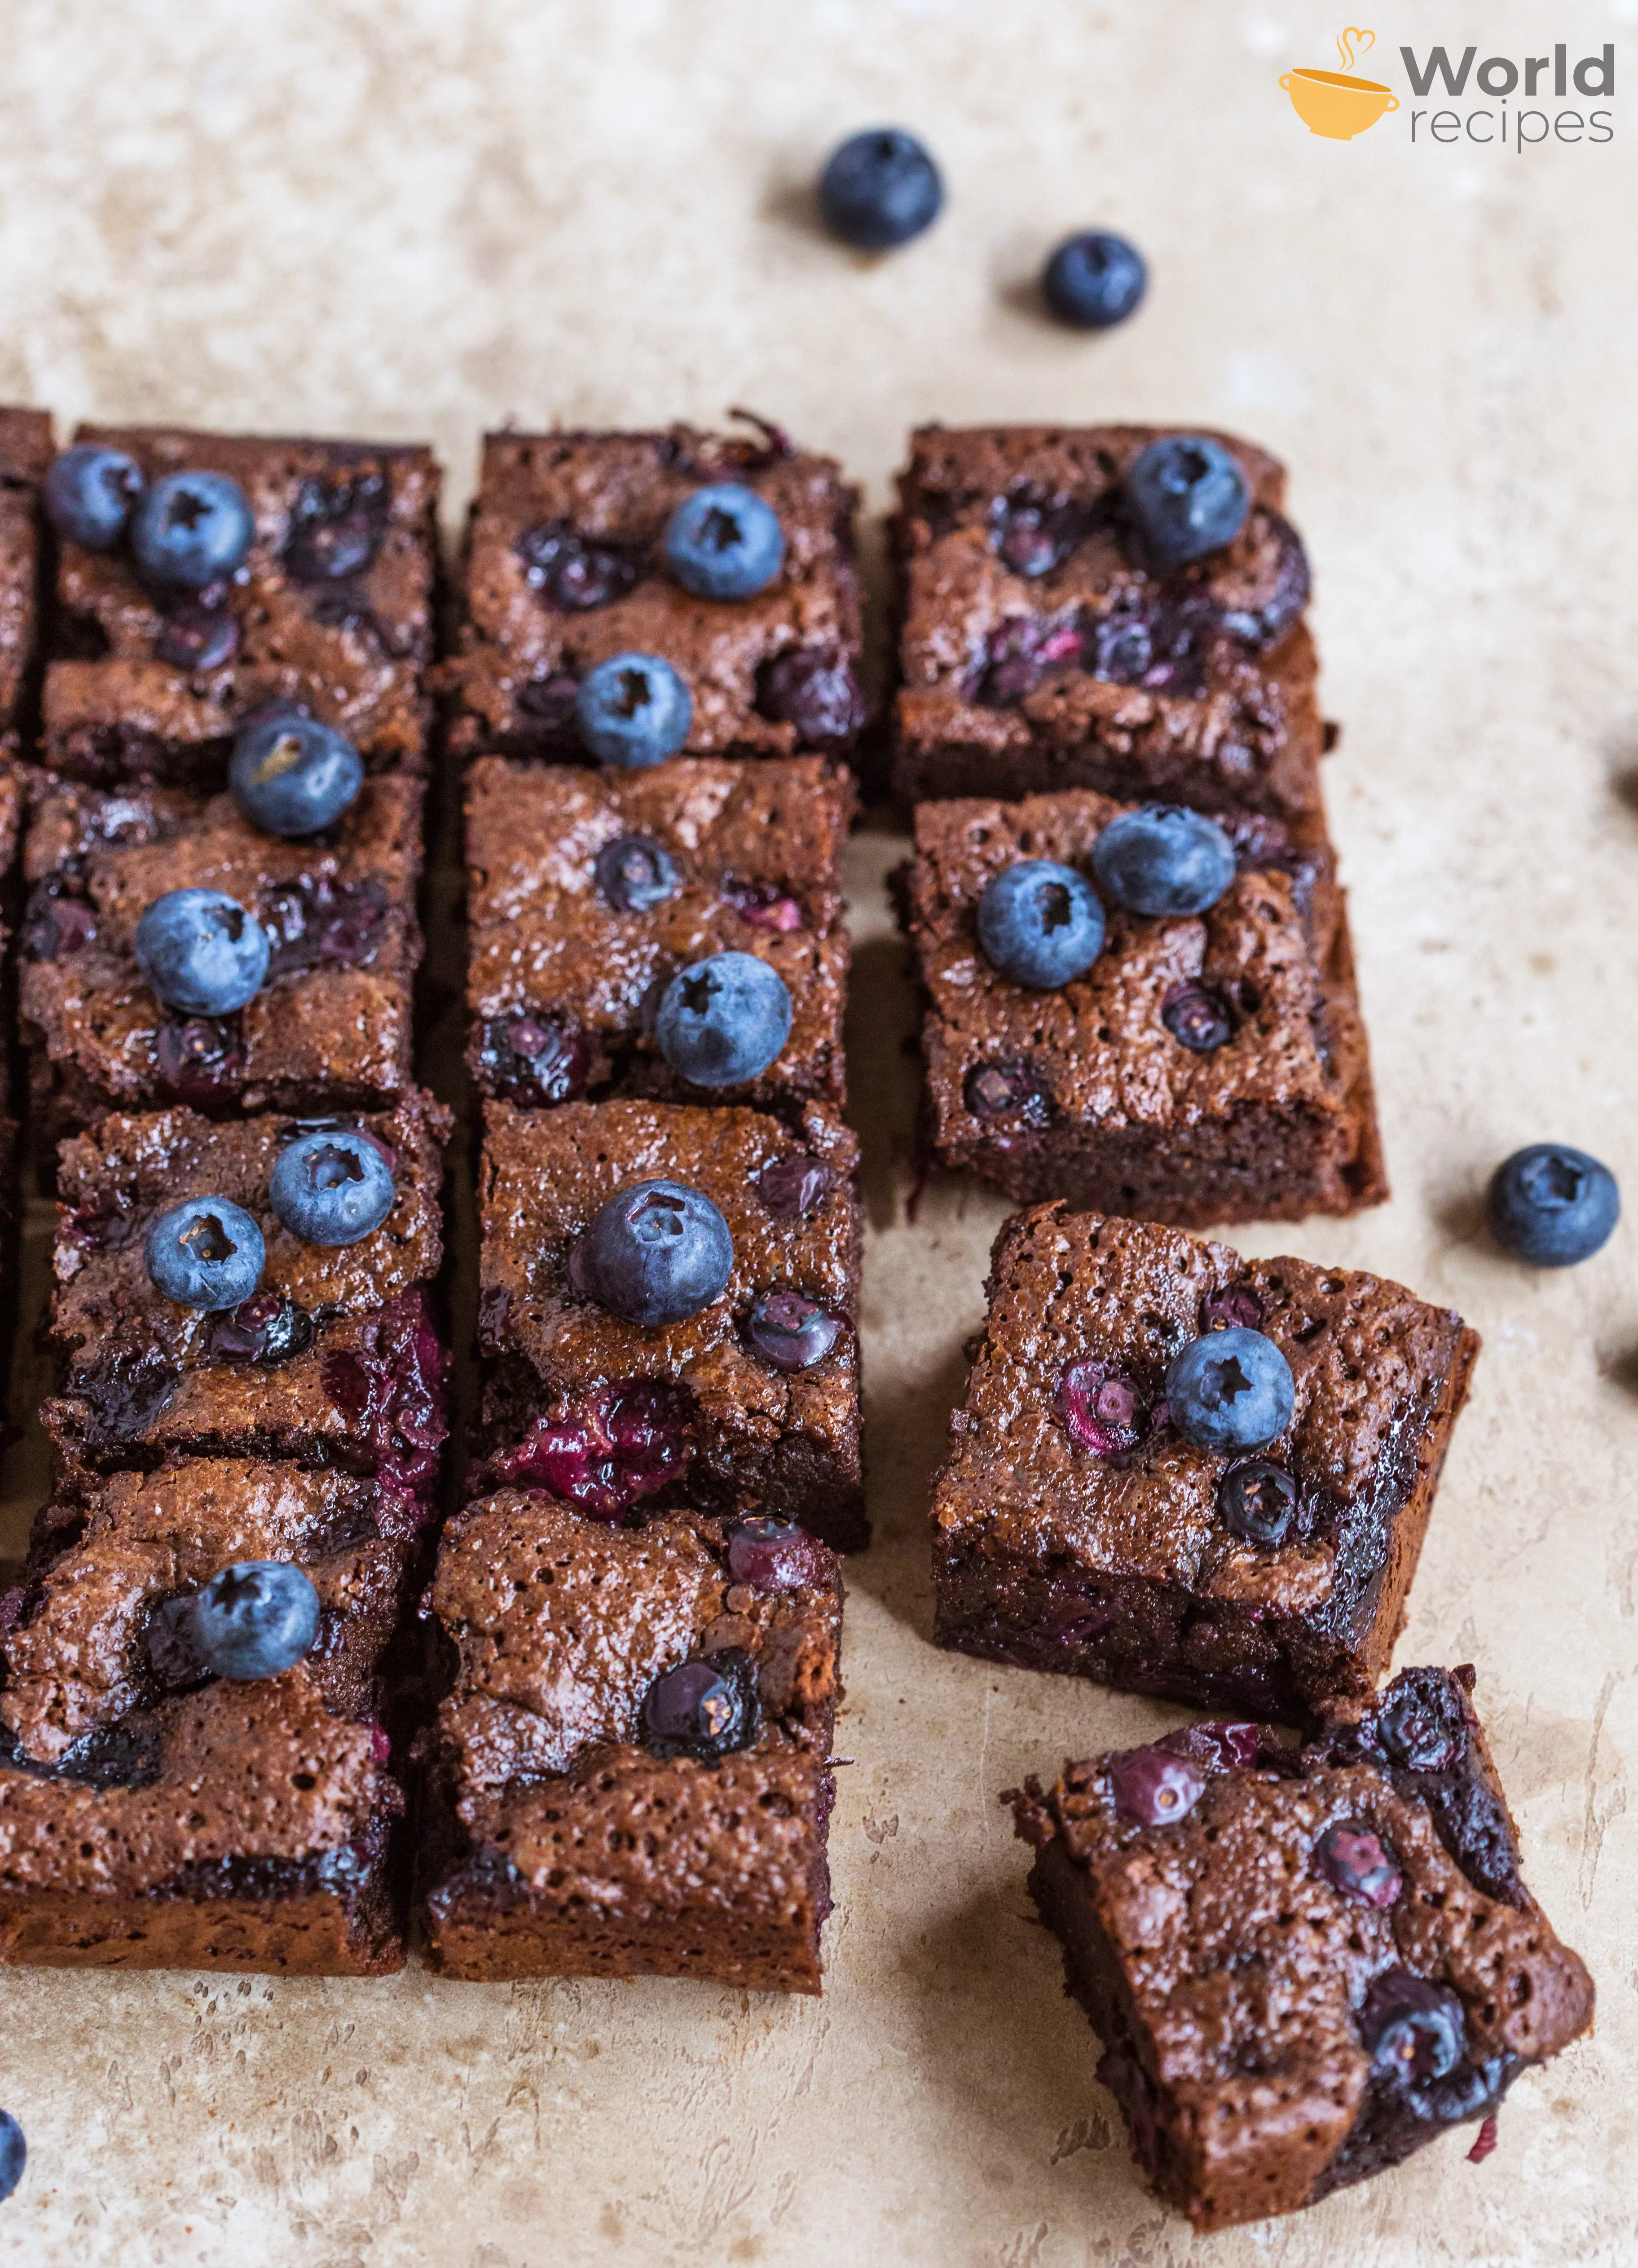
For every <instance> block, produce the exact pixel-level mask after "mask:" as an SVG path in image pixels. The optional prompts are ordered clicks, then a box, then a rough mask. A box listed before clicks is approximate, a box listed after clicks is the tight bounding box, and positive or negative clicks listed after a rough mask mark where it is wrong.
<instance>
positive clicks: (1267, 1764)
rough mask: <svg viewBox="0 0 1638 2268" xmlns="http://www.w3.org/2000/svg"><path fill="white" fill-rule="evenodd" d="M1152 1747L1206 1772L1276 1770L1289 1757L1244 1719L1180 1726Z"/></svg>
mask: <svg viewBox="0 0 1638 2268" xmlns="http://www.w3.org/2000/svg"><path fill="white" fill-rule="evenodd" d="M1155 1746H1156V1747H1157V1748H1162V1749H1169V1750H1170V1751H1171V1753H1172V1754H1173V1755H1174V1756H1187V1757H1188V1759H1189V1761H1190V1762H1191V1763H1192V1764H1199V1765H1200V1766H1201V1768H1202V1769H1203V1770H1204V1771H1208V1772H1229V1771H1257V1769H1258V1767H1259V1766H1262V1767H1263V1768H1265V1769H1277V1768H1278V1766H1279V1764H1280V1761H1281V1759H1282V1758H1283V1757H1285V1756H1287V1754H1288V1751H1287V1750H1286V1749H1283V1748H1282V1747H1281V1745H1280V1742H1279V1741H1278V1740H1277V1739H1276V1738H1275V1736H1274V1734H1273V1733H1271V1732H1270V1731H1269V1729H1268V1727H1267V1726H1266V1725H1253V1724H1250V1723H1248V1722H1247V1721H1245V1720H1244V1719H1239V1718H1233V1717H1210V1718H1206V1719H1203V1720H1202V1721H1201V1722H1200V1723H1199V1724H1196V1725H1180V1726H1179V1727H1178V1728H1177V1731H1176V1732H1175V1733H1164V1734H1162V1736H1161V1738H1160V1739H1159V1741H1157V1742H1156V1743H1155Z"/></svg>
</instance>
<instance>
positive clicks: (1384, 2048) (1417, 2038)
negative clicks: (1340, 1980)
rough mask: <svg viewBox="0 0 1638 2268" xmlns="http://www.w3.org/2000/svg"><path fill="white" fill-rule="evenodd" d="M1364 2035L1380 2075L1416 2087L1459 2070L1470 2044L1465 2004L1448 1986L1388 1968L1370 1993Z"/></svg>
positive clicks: (1375, 1979)
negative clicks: (1467, 2046) (1463, 2006)
mask: <svg viewBox="0 0 1638 2268" xmlns="http://www.w3.org/2000/svg"><path fill="white" fill-rule="evenodd" d="M1360 2037H1361V2039H1362V2040H1363V2042H1364V2043H1365V2052H1366V2054H1367V2055H1369V2058H1370V2059H1371V2065H1372V2067H1373V2069H1374V2070H1375V2071H1376V2073H1377V2075H1378V2076H1379V2077H1381V2078H1383V2079H1386V2080H1391V2082H1392V2083H1393V2084H1394V2085H1395V2086H1397V2087H1416V2086H1420V2085H1422V2084H1424V2083H1425V2082H1426V2081H1427V2080H1430V2079H1444V2078H1446V2077H1447V2076H1448V2075H1449V2074H1450V2073H1451V2072H1453V2071H1454V2070H1455V2069H1456V2066H1457V2064H1458V2063H1460V2061H1461V2060H1462V2054H1463V2051H1464V2049H1465V2046H1466V2044H1467V2021H1466V2019H1465V2016H1464V2015H1463V2013H1462V2004H1461V2002H1460V2001H1459V2000H1458V1999H1457V1997H1456V1995H1455V1993H1454V1992H1448V1991H1447V1990H1446V1989H1445V1987H1444V1986H1443V1985H1431V1984H1429V1983H1428V1979H1427V1978H1426V1977H1415V1976H1413V1975H1412V1973H1411V1971H1410V1970H1408V1969H1387V1970H1383V1973H1382V1975H1381V1976H1380V1977H1373V1978H1372V1979H1371V1983H1370V1987H1369V1991H1368V1992H1366V1995H1365V2004H1364V2006H1363V2007H1361V2010H1360Z"/></svg>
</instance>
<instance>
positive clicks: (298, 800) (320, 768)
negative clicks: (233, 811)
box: [227, 712, 364, 836]
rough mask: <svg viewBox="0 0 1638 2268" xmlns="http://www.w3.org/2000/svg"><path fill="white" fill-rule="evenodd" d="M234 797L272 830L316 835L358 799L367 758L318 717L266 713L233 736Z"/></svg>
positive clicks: (230, 772) (255, 821) (254, 821)
mask: <svg viewBox="0 0 1638 2268" xmlns="http://www.w3.org/2000/svg"><path fill="white" fill-rule="evenodd" d="M227 784H228V785H229V787H230V788H231V789H232V792H233V800H234V802H235V803H236V804H237V805H238V806H239V807H240V810H241V811H242V812H243V813H244V814H245V817H246V818H247V820H248V821H250V823H251V825H252V826H253V827H260V828H262V829H263V830H264V831H265V832H266V833H267V834H269V835H282V836H299V835H316V834H317V833H318V831H319V829H320V828H321V827H333V826H334V825H335V824H336V821H337V820H338V819H339V818H340V817H341V815H342V814H343V812H345V811H350V809H351V807H352V806H353V805H354V804H355V803H356V802H357V801H358V791H359V789H360V788H361V787H362V786H363V785H364V759H363V758H362V757H361V756H360V755H359V754H358V750H357V748H355V747H354V746H353V744H352V742H351V741H350V740H349V739H348V738H347V735H346V734H345V733H338V732H336V729H335V727H334V726H333V725H321V724H320V722H319V721H318V718H316V717H302V716H298V715H296V714H295V713H294V712H287V713H286V714H285V715H284V716H278V717H264V718H262V721H261V723H260V724H255V725H246V726H245V728H244V730H243V731H242V732H241V733H240V734H239V736H238V738H237V739H236V740H234V742H233V754H232V760H231V762H229V764H228V768H227Z"/></svg>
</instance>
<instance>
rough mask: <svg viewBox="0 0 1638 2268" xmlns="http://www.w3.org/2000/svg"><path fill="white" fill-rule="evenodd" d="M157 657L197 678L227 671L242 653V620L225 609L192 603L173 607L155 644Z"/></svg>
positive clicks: (169, 665) (155, 655)
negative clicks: (240, 628)
mask: <svg viewBox="0 0 1638 2268" xmlns="http://www.w3.org/2000/svg"><path fill="white" fill-rule="evenodd" d="M153 651H154V658H155V659H156V660H159V661H162V662H164V663H166V665H167V666H168V667H170V668H172V669H185V670H187V671H188V673H189V674H190V675H197V674H200V673H201V672H203V671H204V670H207V669H224V668H225V667H226V666H227V664H228V663H229V662H230V661H232V659H233V656H234V655H235V654H236V653H237V652H239V617H238V615H230V614H229V613H228V611H227V608H225V607H202V606H198V605H196V604H194V603H192V602H187V603H184V604H182V605H180V606H175V607H173V608H171V609H170V611H169V612H168V613H167V614H166V618H165V627H164V629H163V630H161V631H160V632H159V637H157V638H156V639H155V640H154V642H153Z"/></svg>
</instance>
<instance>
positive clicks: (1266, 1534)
mask: <svg viewBox="0 0 1638 2268" xmlns="http://www.w3.org/2000/svg"><path fill="white" fill-rule="evenodd" d="M1296 1514H1297V1486H1296V1483H1295V1481H1294V1480H1293V1479H1292V1477H1291V1476H1290V1474H1289V1473H1288V1472H1284V1471H1282V1470H1281V1469H1280V1466H1278V1465H1271V1464H1270V1463H1269V1462H1268V1460H1267V1459H1266V1458H1265V1457H1248V1458H1246V1460H1245V1461H1244V1462H1243V1464H1238V1465H1230V1466H1229V1468H1228V1471H1227V1472H1226V1473H1225V1474H1224V1475H1223V1477H1222V1484H1221V1487H1220V1488H1219V1490H1218V1491H1217V1517H1218V1519H1219V1520H1221V1522H1222V1524H1223V1526H1224V1527H1225V1528H1227V1529H1228V1533H1229V1534H1230V1535H1238V1536H1241V1537H1243V1540H1244V1541H1245V1542H1246V1543H1260V1544H1261V1545H1262V1546H1263V1547H1264V1549H1265V1550H1270V1551H1272V1550H1278V1548H1279V1546H1280V1544H1282V1543H1284V1542H1285V1540H1286V1538H1287V1536H1288V1535H1290V1533H1291V1529H1292V1527H1293V1525H1294V1523H1295V1520H1296Z"/></svg>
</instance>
